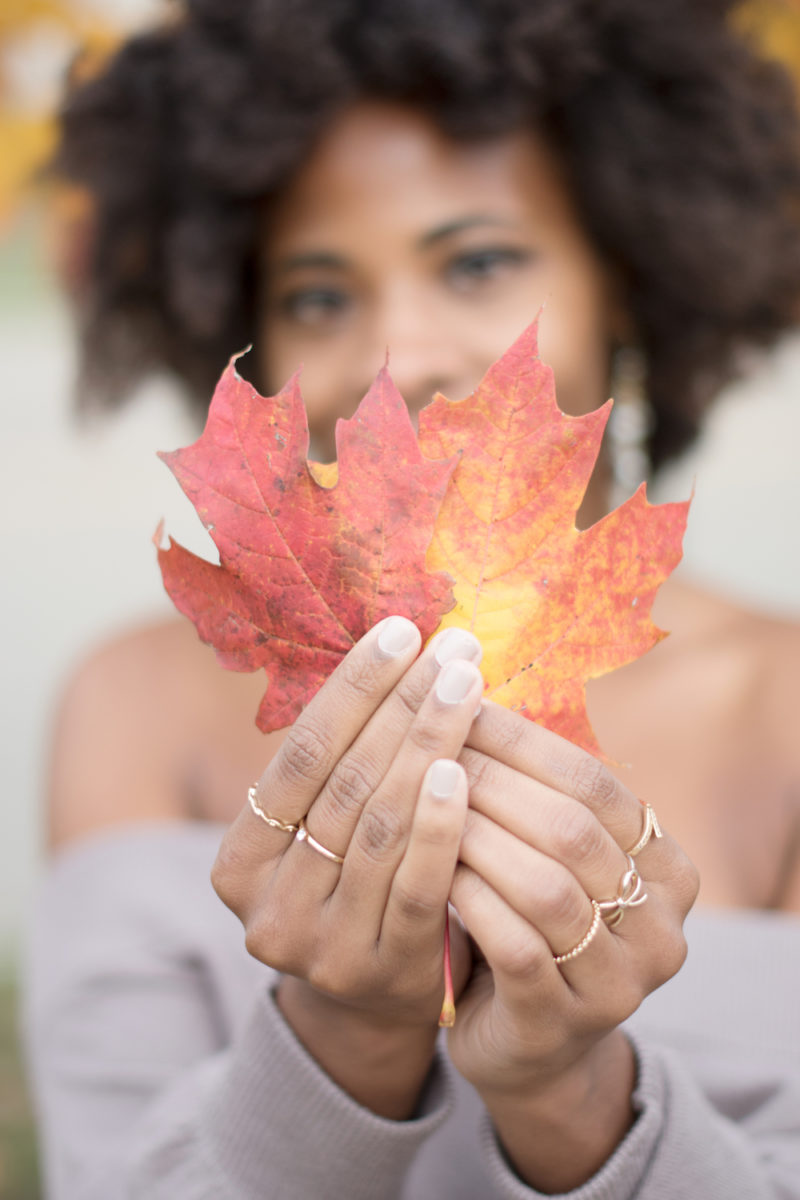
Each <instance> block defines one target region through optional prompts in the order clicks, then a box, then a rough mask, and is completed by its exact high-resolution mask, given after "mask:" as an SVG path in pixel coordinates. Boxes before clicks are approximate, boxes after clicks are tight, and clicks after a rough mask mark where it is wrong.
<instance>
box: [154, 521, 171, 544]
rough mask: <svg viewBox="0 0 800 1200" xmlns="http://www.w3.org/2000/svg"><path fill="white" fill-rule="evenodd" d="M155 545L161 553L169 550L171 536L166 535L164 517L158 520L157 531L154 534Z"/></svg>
mask: <svg viewBox="0 0 800 1200" xmlns="http://www.w3.org/2000/svg"><path fill="white" fill-rule="evenodd" d="M152 540H153V545H154V546H155V548H156V550H158V551H159V553H162V552H165V551H167V550H169V538H166V539H165V537H164V518H163V517H162V518H161V520H160V521H159V522H158V525H157V526H156V529H155V533H154V534H153V539H152Z"/></svg>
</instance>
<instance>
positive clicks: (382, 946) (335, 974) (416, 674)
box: [212, 617, 483, 1052]
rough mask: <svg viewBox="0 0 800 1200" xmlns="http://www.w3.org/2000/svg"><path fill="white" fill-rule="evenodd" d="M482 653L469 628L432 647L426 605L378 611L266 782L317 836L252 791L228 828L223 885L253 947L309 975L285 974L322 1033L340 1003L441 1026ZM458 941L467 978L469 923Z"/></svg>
mask: <svg viewBox="0 0 800 1200" xmlns="http://www.w3.org/2000/svg"><path fill="white" fill-rule="evenodd" d="M479 658H480V647H479V644H478V643H477V641H476V640H475V639H474V638H473V637H472V636H471V635H469V634H467V633H464V632H462V631H460V630H451V631H447V632H446V633H444V634H442V635H440V636H439V637H438V638H437V639H434V641H433V642H432V643H431V644H430V645H429V646H428V647H427V648H426V649H425V651H424V652H423V653H422V654H420V637H419V633H418V631H417V630H416V628H415V627H414V625H413V624H412V623H411V622H410V621H407V620H405V619H404V618H401V617H391V618H388V619H387V620H386V621H384V622H382V623H381V624H379V625H378V626H376V627H375V628H374V629H373V630H371V631H370V632H369V633H368V634H367V635H366V636H365V637H364V638H363V639H362V640H361V641H360V642H359V643H358V644H357V645H356V646H355V647H354V649H353V650H352V651H351V652H350V653H349V654H348V655H347V657H346V658H345V659H344V660H343V662H342V663H341V664H340V666H339V667H338V668H337V670H336V671H335V672H334V673H333V675H332V676H331V677H330V679H329V680H328V681H327V682H326V683H325V685H324V686H323V687H322V688H321V689H320V691H319V692H318V694H317V695H316V697H315V698H314V700H313V701H312V702H311V703H310V704H309V705H308V707H307V709H306V710H305V712H304V713H303V714H302V716H301V717H300V718H299V719H298V721H297V722H296V723H295V725H294V726H293V727H292V729H291V730H290V731H289V733H288V736H287V737H286V739H285V741H284V742H283V744H282V746H281V748H280V750H279V751H278V753H277V755H276V757H275V758H274V759H273V760H272V762H270V764H269V766H268V767H267V769H266V771H265V772H264V774H263V775H262V777H261V779H260V780H259V782H258V785H257V789H256V793H255V801H256V804H257V806H258V807H259V808H260V809H261V810H262V811H263V812H265V813H268V814H269V815H271V816H272V817H276V818H278V819H279V820H280V821H281V822H283V823H284V824H286V825H290V826H292V825H294V826H296V825H299V824H300V821H301V819H302V820H303V821H304V823H305V828H306V830H307V832H308V834H309V835H310V836H309V838H308V839H307V840H303V839H302V837H301V838H298V837H297V836H296V835H294V834H293V833H291V832H285V831H283V830H281V829H280V828H274V827H271V826H269V825H268V824H266V823H265V822H264V821H262V820H260V819H259V817H258V816H257V815H256V814H255V813H254V812H253V811H252V810H251V808H250V806H249V805H247V804H246V805H245V806H244V807H243V810H242V812H241V813H240V815H239V817H238V818H237V819H236V821H235V822H234V824H233V825H232V826H231V828H230V830H229V831H228V833H227V834H226V836H225V838H224V840H223V843H222V846H221V848H220V852H219V855H218V858H217V862H216V864H215V867H214V871H213V876H212V879H213V883H214V886H215V888H216V890H217V892H218V893H219V895H220V896H221V898H222V899H223V901H224V902H225V903H226V904H227V905H228V906H229V907H230V908H231V909H233V911H234V912H235V913H236V914H237V915H238V916H239V917H240V919H241V920H242V922H243V924H244V926H245V930H246V945H247V948H248V950H249V952H250V954H252V955H253V956H254V957H255V958H257V959H260V960H261V961H262V962H264V963H267V964H269V965H270V966H272V967H274V968H276V969H277V970H278V971H281V972H283V973H284V974H285V975H287V976H292V977H295V979H296V980H297V981H300V984H301V990H298V987H297V985H294V986H288V987H287V988H286V989H283V985H282V991H281V997H282V1000H281V1003H282V1006H283V1007H284V1010H285V1012H286V1015H287V1018H288V1019H289V1020H290V1023H292V1024H293V1025H294V1026H295V1029H296V1030H297V1031H298V1032H301V1030H302V1032H301V1036H303V1038H304V1040H306V1042H307V1043H308V1042H312V1043H313V1042H315V1041H318V1040H320V1039H321V1038H322V1037H323V1036H324V1033H325V1025H326V1021H328V1020H329V1019H330V1020H335V1016H334V1015H333V1014H334V1009H333V1007H332V1006H338V1007H339V1008H341V1007H344V1008H346V1009H347V1010H349V1011H351V1012H353V1013H356V1014H360V1015H361V1016H362V1017H363V1019H364V1020H369V1021H372V1022H374V1023H375V1024H376V1025H377V1026H378V1027H381V1025H382V1027H383V1028H385V1029H390V1028H396V1027H397V1026H413V1027H425V1028H426V1029H428V1030H431V1031H435V1028H436V1020H437V1016H438V1013H439V1009H440V1006H441V1002H442V986H443V985H442V942H443V931H444V921H445V918H446V911H447V897H448V894H449V892H450V889H451V886H452V882H453V875H454V871H455V866H456V860H457V857H458V847H459V843H460V840H461V835H462V832H463V828H464V821H465V817H466V808H467V786H466V779H465V775H464V771H463V768H461V767H460V766H458V765H457V763H456V762H455V761H454V760H455V759H456V757H457V756H458V753H459V751H460V750H461V748H462V746H463V744H464V741H465V738H466V736H467V733H468V732H469V728H470V726H471V724H472V722H473V720H474V717H475V713H476V710H477V707H478V705H479V702H480V696H481V692H482V687H483V684H482V679H481V675H480V671H479V669H478V667H477V666H476V665H475V664H476V661H477V660H478V659H479ZM312 839H313V840H312ZM315 843H316V846H317V848H315ZM320 846H321V847H324V848H326V849H327V850H328V851H330V852H331V854H332V855H333V856H335V857H337V858H339V859H341V860H342V861H341V862H338V861H334V860H333V859H332V858H330V857H326V856H325V855H324V854H323V853H321V852H320V851H319V849H318V847H320ZM454 957H455V963H456V974H457V975H459V976H460V978H461V980H462V982H463V979H464V978H465V977H466V974H467V972H468V949H467V944H466V939H465V938H463V937H462V938H461V940H460V941H458V940H457V941H456V945H455V946H454ZM308 989H311V990H312V992H313V996H311V995H309V992H308ZM312 1010H313V1015H311V1016H309V1014H310V1013H312ZM315 1022H316V1023H317V1025H318V1026H319V1030H318V1034H319V1036H318V1037H317V1035H316V1034H315V1032H314V1028H313V1027H314V1024H315ZM431 1036H434V1034H432V1035H431ZM309 1048H310V1049H312V1052H316V1050H317V1046H316V1045H311V1046H310V1047H309Z"/></svg>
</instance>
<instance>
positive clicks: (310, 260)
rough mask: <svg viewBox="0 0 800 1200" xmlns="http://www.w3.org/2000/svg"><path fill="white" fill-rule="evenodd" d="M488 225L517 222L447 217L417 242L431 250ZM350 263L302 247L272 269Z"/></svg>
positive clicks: (319, 267)
mask: <svg viewBox="0 0 800 1200" xmlns="http://www.w3.org/2000/svg"><path fill="white" fill-rule="evenodd" d="M485 225H488V226H490V227H494V228H499V229H510V228H513V225H514V222H513V221H510V220H508V219H507V218H505V217H494V216H490V215H489V214H483V213H476V214H475V215H474V216H467V217H459V218H458V219H457V220H455V221H446V222H445V223H444V224H443V225H437V226H436V227H435V228H434V229H431V230H430V231H429V232H428V233H425V234H423V235H422V237H421V238H420V239H419V241H418V243H417V245H418V246H419V248H420V249H421V250H428V249H430V247H431V246H435V245H436V244H437V243H438V242H442V241H445V240H446V239H447V238H449V237H453V236H454V235H455V234H457V233H463V232H464V231H465V230H467V229H476V228H480V227H481V226H485ZM348 266H349V263H348V261H347V259H346V258H343V257H342V256H341V255H340V254H331V253H330V252H329V251H326V250H308V251H300V252H299V253H297V254H287V255H286V256H285V257H284V258H280V259H278V261H277V262H276V263H275V266H274V267H273V271H274V272H275V274H280V275H283V274H287V273H289V272H291V271H302V270H304V269H305V270H308V269H310V270H317V271H318V270H324V271H325V270H327V271H346V270H347V268H348Z"/></svg>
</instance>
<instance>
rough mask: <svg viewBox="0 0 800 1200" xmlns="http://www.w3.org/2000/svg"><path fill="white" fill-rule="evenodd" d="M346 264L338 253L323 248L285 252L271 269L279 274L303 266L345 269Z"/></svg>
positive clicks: (299, 268)
mask: <svg viewBox="0 0 800 1200" xmlns="http://www.w3.org/2000/svg"><path fill="white" fill-rule="evenodd" d="M347 265H348V264H347V259H345V258H342V257H341V255H339V254H330V253H328V252H327V251H324V250H309V251H308V252H306V253H299V254H287V255H286V257H285V258H279V259H278V261H277V262H276V263H275V266H274V268H273V270H274V271H275V272H276V273H280V274H283V273H284V272H286V271H300V270H302V269H303V268H304V267H311V268H312V269H316V270H319V269H320V268H322V269H323V270H328V271H345V270H347Z"/></svg>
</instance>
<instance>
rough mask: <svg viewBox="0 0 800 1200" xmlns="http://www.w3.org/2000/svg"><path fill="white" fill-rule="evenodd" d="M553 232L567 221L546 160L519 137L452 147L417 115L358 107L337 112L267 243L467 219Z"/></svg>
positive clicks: (556, 174)
mask: <svg viewBox="0 0 800 1200" xmlns="http://www.w3.org/2000/svg"><path fill="white" fill-rule="evenodd" d="M484 214H485V215H491V216H492V217H498V218H500V219H507V220H509V221H519V220H524V219H526V218H528V219H529V218H530V216H531V215H532V214H534V215H535V218H536V220H537V222H538V223H539V224H546V225H552V226H558V225H563V224H564V223H569V224H574V223H575V215H574V212H573V207H572V204H571V200H570V197H569V195H568V192H567V188H566V185H565V183H564V180H563V177H562V173H561V171H560V169H559V166H558V164H557V162H556V159H555V156H554V155H553V154H552V152H551V151H550V150H549V149H548V148H547V146H546V145H545V143H544V142H543V140H541V139H540V138H538V137H536V136H535V135H534V134H533V133H531V132H529V131H527V130H524V131H523V130H515V131H512V132H510V133H507V134H504V135H501V136H499V137H495V138H492V139H491V140H482V141H478V142H463V141H454V140H453V139H451V138H449V137H448V136H447V135H446V134H444V133H442V131H441V130H439V129H438V128H437V127H436V126H435V125H434V124H433V122H432V121H431V120H430V119H429V118H427V117H426V116H425V115H424V114H422V113H419V112H417V111H416V110H414V109H409V108H405V107H402V106H399V105H390V104H384V103H378V102H371V103H368V102H363V103H360V104H357V105H354V106H353V107H352V108H350V109H348V110H346V111H345V112H343V113H342V114H340V115H339V116H338V117H337V118H336V119H335V120H334V122H333V123H332V124H331V125H330V127H329V128H328V129H327V130H326V132H325V133H324V134H323V136H322V137H321V138H320V140H319V142H318V143H317V145H316V147H315V148H314V150H313V151H312V152H311V154H310V156H309V158H308V160H307V161H306V163H305V164H304V165H303V166H302V167H301V168H300V170H299V171H298V172H297V174H296V175H295V177H294V178H293V179H292V180H291V181H290V183H289V184H288V186H287V187H286V188H285V189H284V191H283V193H282V194H281V195H280V196H279V197H278V200H277V202H276V204H275V205H274V207H273V209H272V212H271V216H270V230H269V234H268V238H269V241H270V242H271V243H273V245H275V243H281V244H282V246H284V247H285V246H286V244H287V243H290V244H291V245H292V247H294V246H295V244H302V243H304V242H305V241H307V240H310V241H325V240H328V239H331V238H336V237H339V236H342V235H343V234H344V233H345V231H346V230H347V228H350V229H351V230H352V233H353V235H354V236H355V237H358V236H359V233H363V232H364V231H365V227H367V226H368V227H369V230H370V231H371V234H372V236H381V235H382V231H383V233H384V234H385V235H388V234H389V233H390V232H391V231H396V230H398V229H401V228H407V229H408V231H409V232H412V231H416V232H418V233H423V232H424V230H425V229H426V228H433V227H435V226H438V225H441V224H443V223H446V222H450V221H454V220H458V219H459V218H461V217H464V216H468V215H484Z"/></svg>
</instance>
